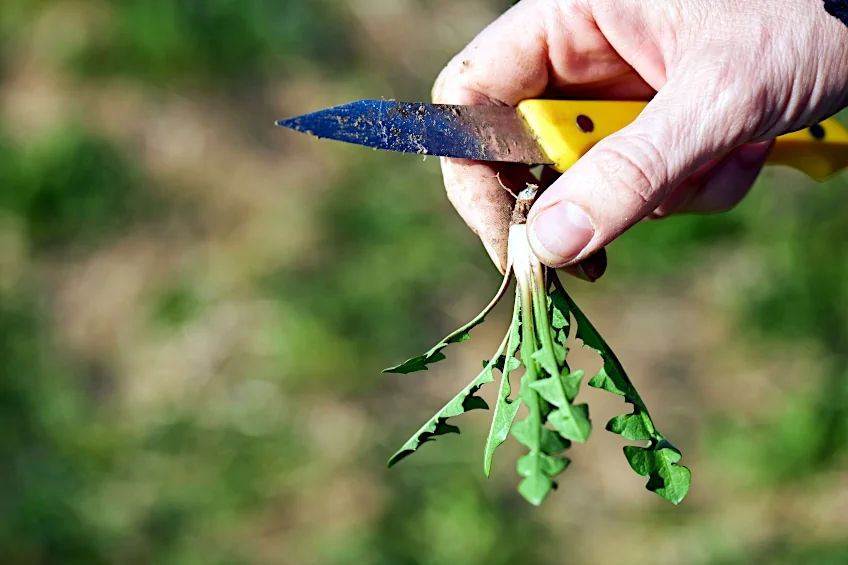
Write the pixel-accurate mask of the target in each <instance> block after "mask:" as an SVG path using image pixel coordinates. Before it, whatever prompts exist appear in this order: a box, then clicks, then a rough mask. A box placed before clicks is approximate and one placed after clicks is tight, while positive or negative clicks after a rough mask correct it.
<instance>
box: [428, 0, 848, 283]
mask: <svg viewBox="0 0 848 565" xmlns="http://www.w3.org/2000/svg"><path fill="white" fill-rule="evenodd" d="M557 97H560V98H562V97H567V98H581V99H629V100H648V99H650V100H651V102H650V103H649V104H648V106H647V107H646V109H645V110H644V111H643V112H642V114H641V115H640V116H639V117H638V118H637V119H636V120H635V121H634V122H633V123H632V124H631V125H629V126H627V127H626V128H624V129H622V130H620V131H619V132H617V133H615V134H613V135H611V136H609V137H607V138H605V139H604V140H602V141H600V142H599V143H598V144H597V145H595V147H593V148H592V149H591V150H590V151H589V152H588V153H587V154H586V155H585V156H584V157H582V158H581V159H580V160H579V161H578V162H577V163H576V164H575V165H574V166H573V167H571V168H570V169H569V170H568V171H566V172H565V173H564V174H563V175H561V176H559V178H556V175H555V174H554V173H553V172H552V171H551V170H548V169H546V170H545V172H544V174H543V178H542V183H543V185H546V184H548V183H551V184H550V186H549V187H548V188H547V189H546V190H545V191H544V193H543V194H542V195H541V196H540V197H539V199H538V201H537V203H536V204H535V206H534V207H533V210H532V211H531V213H530V217H529V218H528V237H529V238H530V244H531V247H532V248H533V251H534V252H535V253H536V255H537V256H538V257H539V259H540V260H541V261H542V262H543V263H545V264H547V265H549V266H552V267H566V270H568V271H569V272H571V273H572V274H577V275H579V276H581V277H582V278H587V279H589V280H596V279H597V278H598V277H600V276H601V274H603V271H604V269H605V268H606V256H605V253H604V246H606V245H607V244H609V243H610V242H611V241H612V240H614V239H615V238H616V237H618V236H619V235H621V234H622V233H623V232H624V231H626V230H627V229H629V228H630V227H631V226H633V225H634V224H636V223H637V222H639V221H641V220H643V219H652V218H661V217H666V216H668V215H671V214H675V213H699V214H705V213H716V212H722V211H726V210H729V209H731V208H732V207H734V206H735V205H736V204H737V203H738V202H739V201H740V200H741V199H742V198H743V197H744V196H745V195H746V194H747V192H748V191H749V190H750V188H751V185H752V184H753V183H754V181H755V180H756V178H757V176H758V175H759V173H760V170H761V168H762V166H763V163H764V162H765V160H766V158H767V157H768V153H769V150H770V148H771V143H772V142H771V140H773V139H774V138H775V137H777V136H778V135H782V134H784V133H787V132H790V131H794V130H798V129H802V128H804V127H809V126H811V125H813V124H814V123H816V122H818V121H820V120H822V119H824V118H826V117H828V116H830V115H833V114H834V113H836V112H837V111H839V110H840V109H842V108H844V107H845V106H846V105H848V26H845V25H843V24H842V23H841V22H840V21H839V20H837V19H836V18H834V17H833V16H831V15H829V14H828V13H827V12H826V11H825V10H824V7H823V5H822V2H821V0H782V1H780V2H739V1H735V0H714V1H713V2H703V0H522V1H521V2H519V3H518V4H517V5H515V6H513V8H512V9H510V10H509V11H508V12H506V13H505V14H504V15H502V16H501V17H500V18H499V19H498V20H497V21H495V22H494V23H492V24H491V25H490V26H489V27H488V28H486V29H485V30H484V31H483V32H482V33H481V34H480V35H479V36H477V37H476V38H475V39H474V40H473V41H472V42H471V43H470V44H469V45H468V46H467V47H466V48H465V49H464V50H463V51H462V52H461V53H459V54H458V55H457V56H456V57H455V58H454V59H453V60H451V62H450V63H449V64H448V65H447V67H446V68H445V69H444V71H442V73H441V75H440V76H439V78H438V79H437V81H436V84H435V86H434V88H433V99H434V102H437V103H447V104H496V105H508V106H514V105H516V104H517V103H518V102H520V101H521V100H523V99H527V98H557ZM442 172H443V175H444V181H445V187H446V189H447V193H448V196H449V198H450V200H451V202H452V203H453V205H454V206H455V207H456V209H457V210H458V212H459V213H460V215H461V216H462V217H463V219H464V220H465V222H466V223H467V224H468V225H469V227H470V228H471V229H472V230H473V231H474V232H475V233H477V234H478V236H479V237H480V238H481V240H482V241H483V244H484V246H485V247H486V249H487V251H488V252H489V255H490V256H491V257H492V260H493V261H494V262H495V264H496V265H497V266H498V267H499V268H500V269H501V270H502V271H503V269H504V268H505V266H506V243H507V231H508V224H509V216H510V212H511V210H512V204H513V199H512V197H511V196H510V194H509V193H508V192H507V191H505V190H504V189H503V188H502V187H501V186H500V185H499V183H500V182H505V183H508V184H511V185H512V186H513V187H514V188H515V187H517V188H519V189H520V188H523V186H524V184H525V183H526V182H535V181H534V179H533V178H532V176H531V174H530V171H529V169H528V168H527V167H524V166H518V165H511V164H492V163H481V162H477V161H468V160H460V159H442ZM581 271H582V272H581Z"/></svg>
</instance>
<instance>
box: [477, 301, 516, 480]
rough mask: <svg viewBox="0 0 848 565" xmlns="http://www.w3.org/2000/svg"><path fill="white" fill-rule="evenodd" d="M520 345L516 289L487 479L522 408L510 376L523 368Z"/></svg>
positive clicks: (487, 459)
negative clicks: (519, 352)
mask: <svg viewBox="0 0 848 565" xmlns="http://www.w3.org/2000/svg"><path fill="white" fill-rule="evenodd" d="M520 345H521V301H520V300H519V296H518V290H517V289H516V294H515V305H514V307H513V311H512V322H511V324H510V326H509V332H508V339H507V346H506V352H505V354H504V356H503V357H502V358H501V359H499V361H498V364H499V367H500V370H501V384H500V388H499V389H498V398H497V402H496V403H495V412H494V414H493V415H492V426H491V428H489V435H488V437H487V438H486V447H485V448H484V452H483V472H484V473H485V474H486V476H487V477H488V476H489V474H490V473H491V470H492V457H493V456H494V453H495V449H497V447H498V446H499V445H501V444H502V443H503V442H504V441H505V440H506V438H507V436H508V435H509V430H510V428H511V427H512V423H513V421H514V420H515V415H516V414H517V413H518V408H519V407H520V406H521V399H520V398H515V399H512V400H510V398H509V395H510V394H511V393H512V388H511V387H510V383H509V375H510V373H511V372H512V371H514V370H515V369H517V368H518V367H520V366H521V363H520V362H519V361H518V359H516V358H515V353H516V351H518V347H519V346H520Z"/></svg>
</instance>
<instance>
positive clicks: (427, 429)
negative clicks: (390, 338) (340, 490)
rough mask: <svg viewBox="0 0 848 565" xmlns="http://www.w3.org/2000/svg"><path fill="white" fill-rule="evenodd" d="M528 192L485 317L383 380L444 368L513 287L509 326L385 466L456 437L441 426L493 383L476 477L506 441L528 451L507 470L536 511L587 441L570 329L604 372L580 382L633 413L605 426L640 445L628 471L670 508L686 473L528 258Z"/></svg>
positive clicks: (625, 383)
mask: <svg viewBox="0 0 848 565" xmlns="http://www.w3.org/2000/svg"><path fill="white" fill-rule="evenodd" d="M537 193H538V187H537V186H536V185H532V184H529V185H527V187H526V188H525V189H524V190H522V191H521V192H520V193H519V194H518V195H517V198H516V204H515V208H514V211H513V215H512V222H511V226H510V231H509V252H508V262H507V268H506V272H505V274H504V279H503V283H502V284H501V286H500V288H499V290H498V292H497V293H496V295H495V297H494V298H493V299H492V301H491V302H490V303H489V304H488V305H487V306H486V308H484V309H483V311H482V312H480V314H478V315H477V316H476V317H475V318H474V319H473V320H471V321H470V322H468V323H467V324H465V325H464V326H462V327H461V328H459V329H458V330H456V331H454V332H453V333H451V334H450V335H448V336H447V337H445V338H444V339H443V340H441V341H440V342H439V343H437V344H436V345H435V346H434V347H433V348H432V349H430V350H429V351H427V352H426V353H424V354H423V355H420V356H418V357H414V358H412V359H409V360H408V361H406V362H404V363H402V364H400V365H398V366H396V367H391V368H389V369H386V370H385V371H384V372H388V373H412V372H416V371H426V370H427V366H428V365H430V364H432V363H436V362H438V361H441V360H442V359H444V358H445V355H444V353H442V351H443V350H444V349H445V348H446V347H448V346H449V345H451V344H454V343H459V342H461V341H466V340H468V339H470V337H469V333H470V332H471V330H472V329H474V328H475V327H477V326H479V325H480V324H482V323H483V322H484V321H485V318H486V316H487V315H488V314H489V312H490V311H491V310H492V309H493V308H494V307H495V305H496V304H497V303H498V302H499V301H500V300H501V299H502V298H503V297H504V296H505V295H506V294H507V290H508V288H509V286H510V283H511V281H512V280H513V279H514V280H515V282H516V284H515V303H514V306H513V314H512V319H511V322H510V325H509V328H508V329H507V331H506V335H505V336H504V338H503V340H502V341H501V344H500V346H499V347H498V348H497V350H496V351H495V353H494V355H492V357H491V359H490V360H489V361H487V362H486V363H484V366H483V370H482V371H481V372H480V373H479V374H478V375H477V376H476V377H475V378H474V379H473V380H472V381H471V382H470V383H468V385H466V386H465V388H463V389H462V390H461V391H459V393H457V395H456V396H454V397H453V398H452V399H451V400H450V401H449V402H448V403H447V404H445V405H444V406H443V407H442V408H441V409H440V410H439V411H438V412H436V414H435V415H434V416H433V417H432V418H430V419H429V420H428V421H427V422H426V423H425V424H424V425H423V426H421V428H420V429H419V430H418V431H417V432H415V433H414V434H413V435H412V437H411V438H410V439H409V440H408V441H407V442H406V443H405V444H404V445H403V446H402V447H401V448H400V449H399V450H398V451H397V453H395V454H394V455H393V456H392V458H391V459H390V460H389V466H390V467H391V466H393V465H394V464H396V463H397V462H399V461H400V460H402V459H404V458H405V457H407V456H409V455H411V454H412V453H414V452H415V451H417V450H418V449H419V448H420V447H421V446H422V445H423V444H424V443H425V442H428V441H431V440H433V439H435V438H436V437H438V436H441V435H445V434H451V433H459V428H458V427H457V426H455V425H454V424H452V423H448V420H450V419H451V418H455V417H456V416H459V415H461V414H463V413H465V412H468V411H470V410H475V409H488V408H489V406H488V404H487V403H486V401H484V400H483V399H482V398H480V397H479V396H476V394H477V391H478V390H479V389H480V387H482V386H483V385H485V384H487V383H490V382H494V381H495V380H496V379H497V375H498V374H499V375H500V383H499V390H498V394H497V398H496V401H495V407H494V410H493V413H492V424H491V428H490V430H489V434H488V437H487V439H486V444H485V447H484V450H483V470H484V473H485V474H486V476H487V477H488V476H489V474H490V471H491V466H492V457H493V455H494V452H495V450H496V449H497V447H498V446H499V445H501V444H502V443H503V442H504V441H506V440H507V438H508V436H509V435H510V434H511V435H512V436H513V438H515V439H516V440H517V441H518V442H519V443H520V444H521V445H523V446H524V447H525V448H526V449H527V451H526V454H524V455H522V456H521V457H520V458H519V459H518V461H517V463H516V471H517V473H518V475H519V477H520V478H521V479H520V482H519V484H518V492H519V493H520V494H521V496H523V497H524V498H525V499H526V500H527V501H528V502H530V503H531V504H534V505H539V504H541V503H542V501H543V500H545V498H546V497H547V496H548V495H549V494H550V493H551V491H552V490H554V489H555V488H556V482H555V477H556V476H557V475H559V474H560V473H562V472H563V471H564V470H565V469H566V468H567V467H568V464H569V462H570V460H569V459H568V458H567V457H565V456H564V453H565V452H566V451H567V450H568V448H569V447H570V446H571V444H572V443H573V442H578V443H584V442H586V441H587V440H588V439H589V436H590V435H591V432H592V421H591V419H590V417H589V407H588V405H586V404H584V403H578V401H577V396H578V392H579V390H580V385H581V383H582V381H583V377H584V373H583V371H580V370H577V371H573V370H572V369H571V368H570V367H569V365H568V363H567V359H566V358H567V354H568V350H567V349H566V347H565V342H566V339H567V338H568V337H569V335H570V332H571V331H572V328H573V327H574V326H576V328H575V335H576V337H577V338H578V339H579V340H580V341H582V342H583V344H584V346H586V347H590V348H591V349H593V350H595V351H596V352H597V353H598V354H599V355H600V356H601V358H602V359H603V367H602V368H601V369H600V371H599V372H598V373H597V374H596V375H595V376H593V377H592V378H591V379H590V380H589V381H588V384H589V386H591V387H595V388H599V389H603V390H605V391H607V392H610V393H612V394H617V395H619V396H623V397H624V400H625V401H626V402H627V403H628V404H630V405H631V406H632V411H631V412H630V413H628V414H622V415H620V416H616V417H615V418H613V419H611V420H610V421H609V422H607V425H606V429H607V430H608V431H610V432H613V433H615V434H618V435H620V436H622V437H623V438H624V439H627V440H630V441H633V442H644V444H643V445H641V446H640V445H627V446H625V447H624V456H625V457H626V459H627V462H628V463H629V464H630V466H631V467H632V468H633V470H634V471H635V472H636V473H638V474H639V475H642V476H644V477H647V478H648V481H647V484H646V488H647V489H648V490H650V491H652V492H655V493H656V494H658V495H660V496H661V497H663V498H664V499H666V500H668V501H670V502H672V503H674V504H678V503H679V502H680V501H682V500H683V498H684V497H685V496H686V493H687V492H688V490H689V485H690V479H691V475H690V472H689V469H687V468H686V467H684V466H682V465H680V464H679V461H680V459H681V454H680V452H679V451H678V450H677V449H676V448H675V447H674V446H673V445H672V444H671V443H669V441H668V440H667V439H666V438H665V436H663V435H662V434H661V433H660V432H659V431H658V430H657V428H656V426H655V425H654V422H653V420H652V419H651V415H650V414H649V412H648V409H647V407H646V406H645V403H644V401H643V400H642V398H641V397H640V396H639V393H638V392H637V391H636V388H635V387H634V386H633V383H632V382H631V381H630V379H629V378H628V377H627V374H626V373H625V372H624V369H623V368H622V366H621V363H620V362H619V361H618V359H617V358H616V356H615V354H614V353H613V351H612V349H610V347H609V345H607V343H606V342H605V341H604V339H603V338H602V337H601V335H600V334H599V333H598V331H597V330H596V329H595V327H594V326H593V325H592V324H591V323H590V322H589V320H588V319H587V318H586V316H585V315H584V314H583V312H582V311H581V310H580V309H579V308H578V307H577V305H576V304H575V303H574V300H572V298H571V297H570V296H569V295H568V293H567V292H566V291H565V289H564V288H563V285H562V283H561V282H560V280H559V279H558V277H557V274H556V271H555V270H553V269H550V268H548V267H546V266H544V265H542V264H541V263H540V262H539V260H538V259H537V258H536V256H535V254H534V253H533V252H532V250H531V249H530V246H529V243H528V241H527V233H526V225H525V224H526V219H527V213H528V212H529V210H530V207H531V206H532V205H533V202H534V201H535V199H536V196H537ZM520 367H523V368H524V374H523V375H522V377H521V380H520V384H519V386H518V390H517V391H514V390H513V387H512V385H511V383H510V375H511V374H512V373H513V372H515V371H516V370H517V369H519V368H520ZM522 404H523V405H524V406H525V407H526V417H525V418H524V419H523V420H519V421H516V417H517V414H518V410H519V408H520V407H521V405H522Z"/></svg>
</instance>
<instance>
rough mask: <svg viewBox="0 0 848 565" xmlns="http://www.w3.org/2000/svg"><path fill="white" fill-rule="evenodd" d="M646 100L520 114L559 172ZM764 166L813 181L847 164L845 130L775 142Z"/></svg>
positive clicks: (527, 106)
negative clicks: (793, 171)
mask: <svg viewBox="0 0 848 565" xmlns="http://www.w3.org/2000/svg"><path fill="white" fill-rule="evenodd" d="M646 105H647V102H622V101H611V100H599V101H596V100H591V101H584V100H538V99H534V100H524V101H523V102H521V103H519V104H518V112H519V114H520V115H521V116H522V117H523V118H524V120H525V121H526V122H527V124H528V125H529V126H530V129H531V130H532V131H533V133H534V135H535V136H536V139H537V140H538V141H539V144H540V145H541V147H542V150H543V151H544V152H545V153H546V154H547V155H548V157H549V158H550V159H551V161H553V163H554V164H553V167H554V168H555V169H556V170H558V171H559V172H564V171H565V170H566V169H568V168H569V167H571V166H572V165H574V163H576V162H577V160H578V159H579V158H580V157H582V156H583V155H584V154H585V153H586V152H587V151H589V149H591V148H592V146H593V145H595V144H596V143H597V142H598V141H600V140H601V139H603V138H604V137H606V136H608V135H610V134H612V133H615V132H616V131H618V130H620V129H622V128H624V127H625V126H627V125H628V124H630V123H631V122H632V121H633V120H635V119H636V117H637V116H638V115H639V113H640V112H642V110H643V109H644V108H645V106H646ZM766 164H770V165H787V166H789V167H793V168H795V169H798V170H800V171H802V172H804V173H806V174H807V175H808V176H810V177H812V178H813V179H815V180H817V181H823V180H826V179H827V178H828V177H831V176H833V175H834V174H836V173H838V172H839V171H841V170H842V169H844V168H846V167H848V128H846V127H845V126H844V125H842V124H841V123H839V122H838V121H837V120H836V119H835V118H829V119H827V120H824V121H823V122H820V123H819V124H817V125H815V126H813V127H811V128H807V129H803V130H800V131H796V132H792V133H788V134H785V135H782V136H780V137H778V138H777V139H776V140H775V145H774V149H773V150H772V152H771V154H770V155H769V158H768V161H766Z"/></svg>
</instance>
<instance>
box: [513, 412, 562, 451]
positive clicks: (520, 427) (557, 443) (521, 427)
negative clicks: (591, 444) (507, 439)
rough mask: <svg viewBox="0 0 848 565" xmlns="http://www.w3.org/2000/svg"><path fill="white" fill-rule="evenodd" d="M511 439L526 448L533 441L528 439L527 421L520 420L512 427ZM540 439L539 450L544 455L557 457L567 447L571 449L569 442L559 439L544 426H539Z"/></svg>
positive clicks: (528, 426) (559, 437)
mask: <svg viewBox="0 0 848 565" xmlns="http://www.w3.org/2000/svg"><path fill="white" fill-rule="evenodd" d="M511 432H512V437H514V438H515V439H516V440H518V443H520V444H521V445H524V446H527V445H528V444H530V443H531V442H532V441H534V440H533V439H532V438H531V437H530V435H529V434H530V425H529V422H528V420H520V421H518V422H516V423H515V425H513V426H512V430H511ZM539 432H540V437H539V440H538V442H539V450H540V451H541V452H542V453H546V454H548V455H557V454H558V453H562V452H563V451H565V450H566V449H568V448H569V447H571V442H570V441H568V440H567V439H565V438H563V437H561V436H560V435H559V434H558V433H556V432H554V431H553V430H550V429H548V428H546V427H545V426H541V427H540V428H539Z"/></svg>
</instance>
